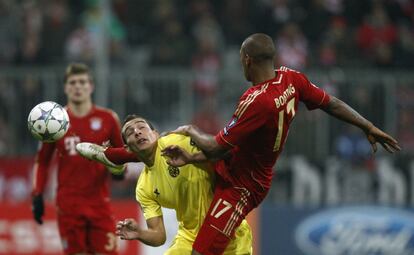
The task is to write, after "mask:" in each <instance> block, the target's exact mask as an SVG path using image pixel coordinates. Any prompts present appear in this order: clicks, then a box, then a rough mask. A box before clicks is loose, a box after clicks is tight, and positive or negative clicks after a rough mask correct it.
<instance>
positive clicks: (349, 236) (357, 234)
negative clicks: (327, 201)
mask: <svg viewBox="0 0 414 255" xmlns="http://www.w3.org/2000/svg"><path fill="white" fill-rule="evenodd" d="M295 239H296V243H297V244H298V246H299V249H301V250H302V252H303V253H304V254H306V255H413V254H414V214H413V213H411V212H409V211H403V210H400V209H393V208H386V207H374V206H360V207H344V208H337V209H331V210H327V211H323V212H320V213H317V214H315V215H312V216H310V217H309V218H307V219H305V220H304V221H303V222H301V223H300V224H299V225H298V227H297V229H296V233H295Z"/></svg>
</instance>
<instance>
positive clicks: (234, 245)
mask: <svg viewBox="0 0 414 255" xmlns="http://www.w3.org/2000/svg"><path fill="white" fill-rule="evenodd" d="M223 254H224V255H251V254H253V234H252V231H251V228H250V226H249V224H248V223H247V221H246V220H244V221H242V223H241V224H240V226H239V227H238V228H237V229H236V232H235V234H234V237H233V238H232V239H231V241H230V243H229V245H228V246H227V248H226V250H225V251H224V253H223Z"/></svg>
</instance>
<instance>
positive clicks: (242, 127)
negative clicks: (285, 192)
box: [215, 67, 329, 191]
mask: <svg viewBox="0 0 414 255" xmlns="http://www.w3.org/2000/svg"><path fill="white" fill-rule="evenodd" d="M299 101H302V102H304V103H305V105H306V106H307V108H308V109H309V110H312V109H315V108H320V107H323V106H325V105H327V104H328V103H329V95H328V94H327V93H325V91H323V90H322V89H320V88H318V87H316V86H315V85H313V84H312V83H311V82H310V81H309V80H308V79H307V78H306V76H305V75H303V74H301V73H299V72H296V71H294V70H291V69H288V68H286V67H281V68H280V69H278V70H276V77H275V78H273V79H271V80H268V81H265V82H263V83H260V84H257V85H255V86H252V87H250V88H249V89H248V90H247V91H246V92H245V93H244V94H243V95H242V97H241V98H240V100H239V104H238V107H237V109H236V111H235V113H234V114H233V118H232V120H231V121H230V123H229V124H228V125H227V126H226V127H224V129H223V130H221V131H220V132H219V133H218V134H217V135H216V137H215V138H216V141H217V143H218V144H220V145H221V146H223V147H225V148H229V149H231V150H230V156H229V157H228V158H226V159H224V160H221V161H219V162H217V165H216V171H217V172H218V174H219V175H221V176H222V177H223V178H224V179H225V180H227V181H229V182H231V183H232V184H234V185H242V186H243V187H246V188H247V189H250V190H255V189H256V188H257V187H261V189H262V191H263V190H268V189H269V187H270V185H271V180H272V176H273V166H274V164H275V163H276V160H277V158H278V156H279V154H280V152H281V151H282V149H283V146H284V144H285V141H286V137H287V135H288V132H289V126H290V124H291V122H292V120H293V118H294V116H295V113H296V112H297V109H298V103H299Z"/></svg>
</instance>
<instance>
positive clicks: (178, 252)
mask: <svg viewBox="0 0 414 255" xmlns="http://www.w3.org/2000/svg"><path fill="white" fill-rule="evenodd" d="M192 246H193V243H192V242H190V241H188V240H186V239H184V238H181V237H176V238H175V239H174V241H173V242H172V243H171V246H170V248H168V250H167V251H166V252H165V253H164V255H191V250H192Z"/></svg>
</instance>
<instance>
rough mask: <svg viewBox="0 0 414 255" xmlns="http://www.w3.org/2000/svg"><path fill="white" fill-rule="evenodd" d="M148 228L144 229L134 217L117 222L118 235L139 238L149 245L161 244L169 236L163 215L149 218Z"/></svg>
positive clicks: (124, 237) (124, 238)
mask: <svg viewBox="0 0 414 255" xmlns="http://www.w3.org/2000/svg"><path fill="white" fill-rule="evenodd" d="M147 227H148V229H142V228H140V227H139V225H138V223H137V222H136V221H135V220H134V219H125V220H123V221H119V222H118V223H117V224H116V232H115V233H116V235H118V236H119V237H120V238H121V239H122V240H139V241H141V242H143V243H144V244H146V245H149V246H154V247H157V246H161V245H163V244H164V243H165V241H166V239H167V237H166V234H165V227H164V220H163V218H162V216H158V217H153V218H150V219H148V220H147Z"/></svg>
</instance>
